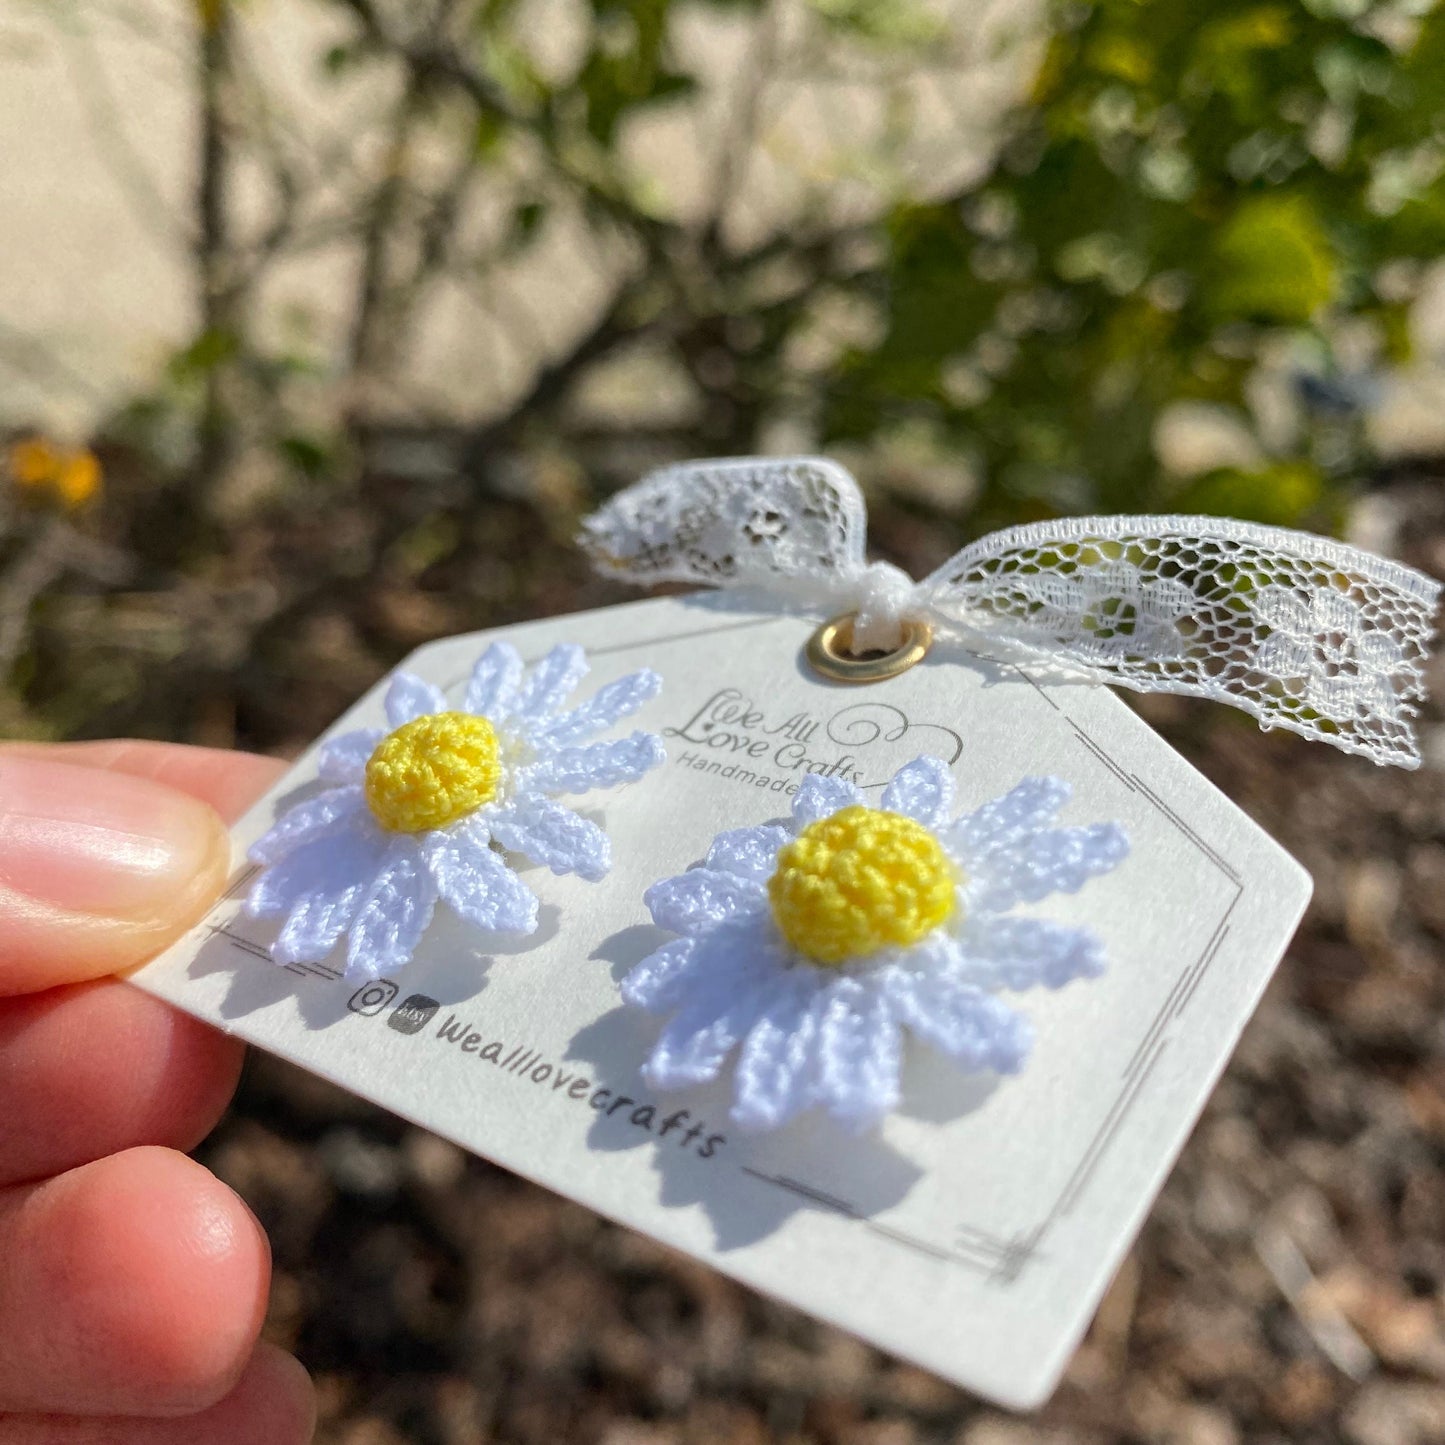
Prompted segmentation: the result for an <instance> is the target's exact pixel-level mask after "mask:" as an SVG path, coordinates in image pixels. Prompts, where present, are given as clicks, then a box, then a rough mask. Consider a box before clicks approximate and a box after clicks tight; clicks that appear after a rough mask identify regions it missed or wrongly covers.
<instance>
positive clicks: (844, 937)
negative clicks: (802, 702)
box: [622, 758, 1128, 1129]
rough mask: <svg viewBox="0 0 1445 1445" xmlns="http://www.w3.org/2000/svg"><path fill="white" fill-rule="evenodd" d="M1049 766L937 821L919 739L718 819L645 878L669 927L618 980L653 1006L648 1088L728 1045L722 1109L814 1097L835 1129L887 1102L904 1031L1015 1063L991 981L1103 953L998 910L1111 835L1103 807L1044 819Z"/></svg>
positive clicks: (1058, 969) (784, 1114) (1074, 874)
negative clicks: (717, 829) (877, 798)
mask: <svg viewBox="0 0 1445 1445" xmlns="http://www.w3.org/2000/svg"><path fill="white" fill-rule="evenodd" d="M1069 792H1070V789H1069V785H1068V784H1067V783H1065V782H1063V781H1062V780H1061V779H1059V778H1052V777H1039V778H1026V779H1025V780H1024V781H1023V782H1021V783H1020V784H1019V785H1018V786H1017V787H1016V788H1014V789H1013V790H1012V792H1010V793H1008V794H1006V795H1005V796H1004V797H1001V798H997V799H995V800H993V801H992V802H988V803H985V804H984V805H983V806H982V807H981V808H979V809H977V810H976V811H975V812H973V813H969V814H967V815H965V816H963V817H960V818H957V819H952V820H950V817H949V808H950V804H951V802H952V798H953V779H952V777H951V776H950V775H949V772H948V770H947V768H946V767H945V766H944V765H943V764H942V763H941V762H939V761H938V760H937V759H935V758H920V759H917V760H916V761H914V762H911V763H909V764H908V765H907V766H905V767H903V768H901V769H900V770H899V771H898V773H897V774H896V776H895V777H894V778H893V780H892V782H890V783H889V784H888V786H887V787H886V788H885V789H884V792H883V795H882V799H881V805H880V806H879V807H870V806H869V805H867V804H866V803H865V802H864V800H863V796H862V794H861V793H860V792H859V791H858V789H857V788H856V787H854V786H853V785H852V784H851V783H848V782H844V781H842V780H840V779H838V778H824V777H819V776H817V775H809V776H808V777H806V778H805V779H804V780H803V782H802V783H801V785H800V786H799V788H798V791H797V793H796V794H795V796H794V800H793V814H792V819H791V821H790V822H788V823H765V824H763V825H762V826H760V827H756V828H738V829H735V830H733V831H731V832H726V833H721V834H719V835H718V837H717V838H716V839H715V840H714V842H713V844H712V847H711V849H710V850H709V852H708V855H707V858H706V860H705V861H704V862H703V863H702V864H701V865H700V866H698V867H695V868H692V869H689V870H688V871H687V872H686V873H683V874H681V875H679V876H678V877H675V878H668V879H666V880H664V881H663V882H660V883H656V884H654V885H653V886H652V887H651V888H650V889H649V890H648V891H647V894H646V903H647V906H648V908H649V909H650V910H651V912H652V917H653V920H654V921H655V922H656V923H657V925H658V926H659V927H661V928H666V929H669V930H671V931H673V932H675V933H678V934H681V935H682V936H681V937H680V938H677V939H675V940H673V941H672V942H669V943H666V944H664V945H663V946H662V947H661V948H660V949H658V950H657V951H656V952H655V953H653V954H652V955H650V956H649V957H648V958H646V959H644V960H643V961H642V962H641V963H639V964H638V965H637V966H636V967H635V968H634V969H633V970H632V971H631V972H630V973H629V974H628V975H627V977H626V979H625V980H624V981H623V984H622V993H623V997H624V998H625V999H626V1001H627V1002H628V1003H629V1004H632V1005H634V1006H636V1007H638V1008H643V1009H647V1010H649V1011H650V1012H653V1013H659V1014H670V1015H672V1017H671V1019H670V1021H669V1022H668V1023H667V1024H666V1025H665V1027H664V1028H663V1031H662V1034H661V1036H660V1037H659V1038H658V1040H657V1043H656V1044H655V1046H654V1047H653V1049H652V1052H651V1054H650V1055H649V1057H648V1059H647V1061H646V1064H645V1065H644V1068H643V1074H644V1076H645V1077H646V1079H647V1081H648V1083H649V1084H651V1085H652V1086H653V1087H655V1088H658V1089H676V1088H683V1087H686V1086H688V1085H694V1084H700V1083H703V1082H705V1081H707V1080H710V1079H714V1078H716V1077H717V1075H718V1074H719V1073H720V1072H721V1071H722V1069H723V1067H724V1065H725V1063H726V1061H727V1059H728V1057H729V1055H730V1054H731V1053H732V1052H733V1050H734V1049H738V1050H739V1053H738V1060H737V1066H736V1070H735V1085H734V1103H733V1107H732V1118H733V1120H734V1121H735V1122H736V1123H737V1124H738V1125H739V1126H740V1127H742V1128H747V1129H770V1128H775V1127H777V1126H778V1125H780V1124H783V1123H785V1122H786V1121H787V1120H789V1119H791V1118H793V1117H794V1116H795V1115H797V1114H799V1113H801V1112H802V1111H803V1110H805V1109H809V1108H812V1107H818V1108H822V1109H825V1110H826V1111H827V1112H828V1113H829V1114H831V1115H832V1116H833V1117H834V1118H835V1119H837V1120H839V1121H840V1122H841V1123H843V1124H844V1125H846V1126H848V1127H850V1128H854V1129H865V1128H867V1127H869V1126H871V1125H873V1124H875V1123H876V1122H877V1121H878V1120H879V1119H880V1118H881V1117H882V1116H883V1115H884V1114H886V1113H887V1112H888V1111H889V1110H890V1109H892V1108H893V1107H894V1106H895V1105H896V1104H897V1102H898V1095H899V1068H900V1064H901V1059H902V1049H903V1036H904V1032H905V1030H906V1031H909V1032H911V1033H912V1034H913V1035H914V1036H915V1037H917V1038H918V1039H920V1040H922V1041H923V1042H924V1043H926V1044H928V1045H930V1046H931V1047H933V1048H935V1049H938V1050H940V1051H941V1052H943V1053H944V1054H946V1055H947V1056H948V1057H949V1058H950V1059H951V1060H952V1061H953V1062H954V1063H955V1064H956V1065H958V1067H960V1068H961V1069H964V1070H969V1071H973V1070H992V1071H995V1072H997V1073H1015V1072H1017V1071H1018V1070H1019V1069H1020V1068H1021V1067H1022V1066H1023V1063H1024V1060H1025V1058H1026V1056H1027V1054H1028V1051H1029V1046H1030V1044H1031V1042H1032V1030H1031V1027H1030V1025H1029V1022H1028V1020H1027V1019H1026V1018H1025V1017H1024V1016H1023V1015H1022V1014H1021V1013H1019V1012H1017V1011H1016V1010H1015V1009H1014V1008H1012V1007H1010V1006H1009V1004H1007V1003H1005V1002H1004V1001H1003V999H1001V998H1000V997H999V996H998V994H999V991H1000V990H1019V989H1026V988H1031V987H1034V986H1036V985H1040V984H1042V985H1043V986H1045V987H1047V988H1059V987H1060V986H1062V985H1063V984H1065V983H1067V982H1069V980H1070V979H1074V978H1080V977H1085V978H1087V977H1093V976H1095V975H1097V974H1099V973H1100V972H1101V971H1102V970H1103V967H1104V950H1103V946H1102V945H1101V944H1100V942H1099V940H1098V939H1097V938H1095V937H1094V936H1093V935H1092V934H1090V933H1089V932H1087V931H1086V930H1084V929H1082V928H1073V927H1069V926H1068V925H1066V924H1062V923H1057V922H1052V921H1049V920H1046V919H1041V918H1030V917H1021V916H1018V915H1017V914H1016V913H1015V912H1014V909H1015V908H1016V906H1017V905H1018V904H1020V903H1032V902H1036V901H1037V900H1039V899H1041V898H1044V897H1046V896H1047V895H1049V894H1050V893H1056V892H1063V893H1072V892H1074V891H1076V890H1077V889H1078V888H1080V887H1081V886H1082V885H1083V884H1084V883H1085V882H1086V881H1087V880H1088V879H1090V878H1092V877H1095V876H1096V875H1098V874H1101V873H1107V872H1108V871H1109V870H1110V869H1111V868H1113V867H1114V866H1115V865H1116V864H1118V863H1119V862H1120V861H1121V860H1122V859H1123V858H1124V857H1125V855H1126V854H1127V852H1128V841H1127V839H1126V838H1125V835H1124V832H1123V830H1122V829H1121V828H1120V827H1119V826H1118V825H1117V824H1114V823H1095V824H1090V825H1088V826H1086V827H1068V828H1058V827H1054V826H1052V825H1053V822H1054V819H1055V817H1056V815H1057V813H1058V810H1059V809H1060V807H1062V805H1063V804H1064V802H1065V801H1066V800H1067V798H1068V796H1069Z"/></svg>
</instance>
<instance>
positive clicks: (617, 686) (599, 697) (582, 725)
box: [538, 668, 662, 747]
mask: <svg viewBox="0 0 1445 1445" xmlns="http://www.w3.org/2000/svg"><path fill="white" fill-rule="evenodd" d="M661 687H662V678H661V677H659V676H658V675H657V673H655V672H653V671H652V669H651V668H643V670H642V671H641V672H631V673H628V675H627V676H626V677H619V678H618V679H617V681H616V682H609V683H608V684H607V686H606V687H602V688H599V689H598V690H597V692H596V693H595V694H594V695H593V696H592V697H590V698H588V699H587V701H586V702H584V703H583V704H582V705H581V706H580V707H574V708H573V709H572V710H571V711H570V712H564V713H560V714H558V716H557V717H555V718H551V719H549V720H548V721H547V722H545V723H543V724H542V725H541V726H540V727H539V728H538V736H539V737H542V738H545V739H546V740H547V741H549V742H552V743H555V744H556V745H557V746H558V747H566V746H568V745H569V744H571V743H580V742H585V741H586V740H587V739H588V738H590V737H595V736H596V735H597V734H598V733H600V732H605V731H606V730H607V729H608V728H610V727H612V726H613V724H614V723H618V722H620V721H621V720H622V719H623V718H625V717H630V716H631V715H632V714H633V713H635V712H636V711H637V709H638V708H640V707H641V706H642V705H643V704H644V703H647V702H650V701H651V700H652V699H653V698H654V697H656V696H657V693H658V690H659V689H660V688H661Z"/></svg>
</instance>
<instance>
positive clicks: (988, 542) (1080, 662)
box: [582, 457, 1440, 768]
mask: <svg viewBox="0 0 1445 1445" xmlns="http://www.w3.org/2000/svg"><path fill="white" fill-rule="evenodd" d="M867 525H868V524H867V510H866V508H865V506H864V502H863V496H862V493H861V492H860V491H859V489H858V484H857V483H856V482H855V481H854V480H853V478H852V477H851V476H850V475H849V474H848V473H847V472H846V471H845V470H844V469H843V468H842V467H840V466H839V465H838V464H837V463H836V462H831V461H828V460H827V459H825V458H821V457H776V458H774V457H742V458H737V459H731V460H726V461H703V462H687V463H683V464H681V465H678V466H672V467H666V468H663V469H662V470H660V471H656V472H653V473H652V474H651V475H650V476H648V477H645V478H644V479H643V480H642V481H640V482H638V483H637V484H636V485H634V486H631V487H628V488H626V489H625V490H623V491H621V492H619V493H618V494H617V495H616V496H615V497H613V498H612V500H611V501H609V502H608V503H607V505H606V506H604V507H602V508H601V509H600V510H599V511H597V512H596V513H594V514H593V515H592V516H591V517H589V518H588V519H587V520H586V522H585V523H584V524H583V536H582V541H583V545H584V546H585V547H586V548H587V549H588V551H589V552H590V554H591V555H592V558H593V560H594V562H595V563H596V564H597V566H598V567H599V568H600V569H601V570H603V571H604V572H607V573H609V574H610V575H612V576H616V577H622V578H626V579H628V580H630V581H633V582H639V583H651V582H693V583H698V584H701V585H705V586H713V587H727V588H745V589H751V590H756V591H761V592H762V593H764V594H765V595H767V596H768V597H770V598H773V599H775V600H776V601H778V602H780V603H783V604H785V605H788V606H790V607H794V608H799V609H802V610H804V611H807V612H809V613H813V614H817V615H819V616H836V615H838V614H840V613H846V612H855V613H857V621H856V622H855V624H854V639H855V644H856V645H857V646H858V647H860V648H861V649H874V648H881V649H887V648H891V647H894V646H896V645H897V644H898V642H899V641H900V640H901V624H902V623H903V622H904V621H906V620H907V619H909V618H920V619H923V620H925V621H927V622H928V623H929V624H930V625H931V626H933V627H934V629H935V630H936V631H938V632H940V633H942V634H945V635H949V636H953V637H957V638H959V639H960V640H962V641H964V642H965V643H966V644H968V645H970V646H973V647H976V648H979V649H981V650H983V651H986V652H993V653H996V654H997V653H1002V654H1003V655H1005V656H1007V657H1009V658H1011V659H1015V660H1020V661H1025V662H1029V663H1032V664H1034V665H1044V666H1046V667H1047V668H1048V669H1049V670H1051V671H1053V672H1056V673H1062V674H1065V675H1069V676H1074V677H1080V678H1086V679H1089V680H1091V681H1097V682H1106V683H1113V684H1115V685H1117V686H1121V687H1128V688H1132V689H1133V690H1134V691H1136V692H1176V693H1187V694H1190V695H1193V696H1197V697H1207V698H1211V699H1213V700H1214V701H1215V702H1222V703H1227V704H1229V705H1230V706H1232V707H1238V708H1243V709H1244V710H1245V711H1246V712H1250V713H1253V714H1254V716H1255V717H1256V718H1258V719H1259V722H1260V725H1261V726H1262V727H1265V728H1275V727H1281V728H1289V729H1290V730H1291V731H1292V732H1297V733H1301V734H1303V735H1304V736H1305V737H1308V738H1317V739H1319V740H1320V741H1322V742H1327V743H1330V744H1332V745H1333V746H1334V747H1337V748H1340V749H1342V750H1344V751H1345V752H1351V753H1360V754H1363V755H1364V756H1365V757H1368V758H1371V759H1373V760H1374V761H1375V762H1377V763H1392V764H1395V765H1398V766H1400V767H1406V768H1415V767H1418V766H1419V764H1420V753H1419V749H1418V747H1417V745H1416V741H1415V733H1414V729H1413V727H1412V726H1411V722H1410V719H1411V718H1412V717H1413V716H1414V715H1415V713H1416V712H1417V710H1418V704H1419V703H1420V702H1421V701H1423V699H1424V696H1425V684H1424V666H1425V660H1426V657H1427V655H1428V650H1429V644H1430V639H1431V637H1432V636H1433V635H1434V623H1433V618H1434V613H1435V607H1436V603H1437V601H1438V599H1439V595H1440V584H1439V583H1438V582H1436V581H1435V580H1434V579H1432V578H1430V577H1427V576H1425V575H1424V574H1423V573H1421V572H1417V571H1415V570H1413V569H1412V568H1410V567H1405V566H1402V565H1401V564H1399V563H1397V562H1389V561H1386V560H1385V559H1384V558H1381V557H1376V556H1374V555H1373V554H1372V553H1369V552H1364V551H1361V550H1360V549H1358V548H1356V547H1347V546H1344V545H1343V544H1341V543H1339V542H1333V541H1330V540H1329V539H1327V538H1324V537H1316V536H1314V535H1312V534H1311V533H1308V532H1294V531H1289V530H1286V529H1285V528H1282V527H1263V526H1257V525H1255V524H1254V523H1251V522H1236V521H1232V520H1229V519H1226V518H1219V517H1069V518H1061V519H1058V520H1054V521H1048V522H1036V523H1032V524H1030V525H1028V526H1023V527H1010V528H1008V529H1006V530H1005V531H1002V532H994V533H991V534H990V535H989V536H987V537H982V538H980V539H979V540H978V541H977V542H973V543H971V544H970V545H969V546H967V547H965V548H964V549H963V550H962V551H961V552H959V553H957V554H956V555H955V556H953V557H951V558H950V559H949V560H948V561H947V562H945V563H944V564H943V566H942V567H940V568H938V569H937V570H936V571H935V572H933V573H931V574H930V575H929V576H927V577H925V578H923V580H922V581H920V582H915V581H913V579H912V578H910V577H909V576H908V575H907V574H906V573H904V572H902V571H900V570H899V569H898V568H897V567H894V566H891V565H890V564H888V563H886V562H874V563H872V564H869V563H868V562H867V560H866V558H865V555H864V547H865V542H866V538H867Z"/></svg>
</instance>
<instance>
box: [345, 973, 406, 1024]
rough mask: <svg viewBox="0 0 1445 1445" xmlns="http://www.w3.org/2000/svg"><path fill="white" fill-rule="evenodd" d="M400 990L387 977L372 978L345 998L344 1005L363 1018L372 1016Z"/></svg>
mask: <svg viewBox="0 0 1445 1445" xmlns="http://www.w3.org/2000/svg"><path fill="white" fill-rule="evenodd" d="M399 992H400V990H399V989H398V988H397V986H396V985H395V984H394V983H393V982H392V981H391V980H390V979H389V978H374V979H372V981H371V982H370V983H364V984H362V985H361V987H360V988H359V989H357V990H356V992H355V993H354V994H352V995H351V997H350V998H349V999H348V1000H347V1003H346V1007H347V1008H349V1009H350V1010H351V1012H352V1013H354V1014H360V1015H361V1016H362V1017H363V1018H374V1017H375V1016H376V1015H377V1014H379V1013H380V1012H381V1011H382V1009H384V1008H385V1007H386V1006H387V1004H389V1003H390V1002H391V1001H392V999H394V998H395V997H396V996H397V994H398V993H399Z"/></svg>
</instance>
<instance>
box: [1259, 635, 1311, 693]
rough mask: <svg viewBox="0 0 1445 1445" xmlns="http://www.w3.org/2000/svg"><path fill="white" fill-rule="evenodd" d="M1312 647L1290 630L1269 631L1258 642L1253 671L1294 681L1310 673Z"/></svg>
mask: <svg viewBox="0 0 1445 1445" xmlns="http://www.w3.org/2000/svg"><path fill="white" fill-rule="evenodd" d="M1313 657H1314V648H1313V647H1312V646H1311V645H1310V643H1309V642H1308V641H1306V639H1304V638H1303V637H1299V636H1296V635H1295V634H1294V633H1292V632H1271V633H1270V634H1269V636H1268V637H1266V638H1265V639H1264V641H1263V642H1261V643H1260V644H1259V650H1258V651H1257V652H1256V653H1255V655H1254V663H1253V664H1252V667H1253V670H1254V671H1255V672H1262V673H1264V674H1265V676H1266V677H1272V678H1278V679H1279V680H1280V681H1281V682H1294V681H1295V680H1296V679H1298V678H1301V677H1308V676H1309V674H1310V663H1311V660H1312V659H1313Z"/></svg>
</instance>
